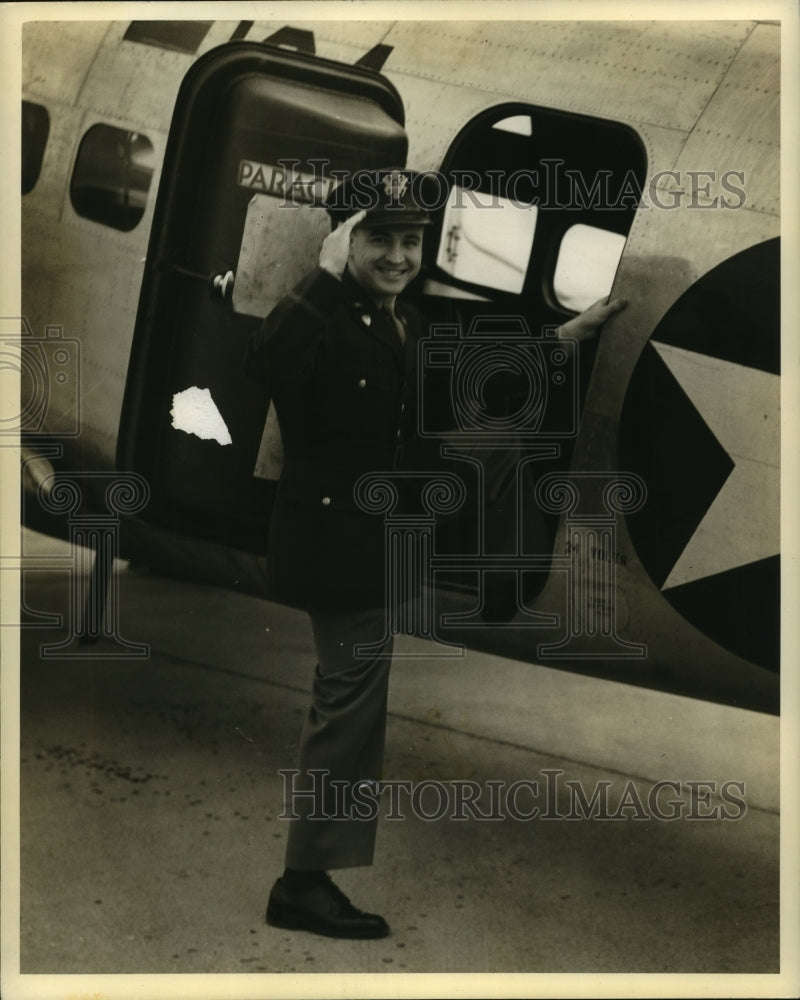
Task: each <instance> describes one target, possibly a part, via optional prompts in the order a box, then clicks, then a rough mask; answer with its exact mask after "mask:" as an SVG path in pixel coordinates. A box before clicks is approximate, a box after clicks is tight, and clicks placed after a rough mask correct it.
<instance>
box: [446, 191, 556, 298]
mask: <svg viewBox="0 0 800 1000" xmlns="http://www.w3.org/2000/svg"><path fill="white" fill-rule="evenodd" d="M537 213H538V210H537V208H536V206H535V205H534V206H531V205H521V204H519V203H518V202H515V201H512V200H511V199H509V198H500V197H499V196H497V195H492V194H485V193H483V192H481V191H467V190H462V188H460V187H458V186H457V185H453V188H452V190H451V192H450V197H449V199H448V204H447V207H446V208H445V213H444V222H443V227H442V233H443V234H444V235H443V238H442V240H441V243H440V244H439V255H438V257H437V259H436V264H437V266H438V267H440V268H441V269H442V271H444V272H445V273H446V274H449V275H450V276H451V277H452V278H457V279H458V280H460V281H467V282H471V283H474V284H476V285H481V286H483V287H484V288H494V289H497V290H498V291H502V292H514V293H519V292H521V291H522V286H523V284H524V282H525V274H526V271H527V268H528V259H529V257H530V253H531V247H532V246H533V234H534V231H535V229H536V217H537Z"/></svg>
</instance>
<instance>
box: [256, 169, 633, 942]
mask: <svg viewBox="0 0 800 1000" xmlns="http://www.w3.org/2000/svg"><path fill="white" fill-rule="evenodd" d="M423 181H424V177H423V176H422V175H417V174H414V173H412V172H410V171H399V170H385V171H373V172H364V171H362V172H360V173H358V174H355V175H353V178H352V179H351V181H350V182H348V183H346V184H345V185H344V186H343V188H342V189H339V190H337V191H336V192H335V193H334V194H335V207H330V208H329V214H330V215H331V217H332V220H333V222H334V225H335V228H334V229H333V231H332V232H331V234H330V235H329V236H328V237H327V238H326V240H325V241H324V243H323V246H322V249H321V251H320V257H319V266H318V267H317V268H316V269H315V270H314V271H313V272H312V273H311V274H310V275H309V276H308V277H307V278H306V279H305V280H304V281H303V282H301V283H300V284H299V285H298V286H297V287H296V288H295V290H294V291H293V292H292V293H291V294H290V295H289V296H287V297H286V298H285V299H284V300H282V301H281V302H280V303H279V304H278V306H276V308H275V309H274V310H273V312H272V313H271V314H270V315H269V316H268V317H267V319H266V320H265V322H264V325H263V327H262V329H261V331H260V332H259V334H258V336H257V338H256V342H255V344H254V351H253V354H252V358H253V359H254V360H255V362H256V366H257V368H258V369H259V370H260V372H261V374H262V376H263V377H264V379H265V382H266V386H267V390H268V392H269V394H270V396H271V398H272V400H273V402H274V404H275V409H276V413H277V416H278V423H279V426H280V430H281V437H282V441H283V448H284V466H283V470H282V473H281V478H280V482H279V484H278V490H277V495H276V501H275V506H274V508H273V512H272V517H271V521H270V533H269V541H268V549H267V575H268V593H267V596H268V597H269V598H271V599H273V600H276V601H279V602H282V603H287V604H291V605H294V606H297V607H302V608H304V609H306V610H307V611H308V612H309V613H310V618H311V626H312V631H313V636H314V644H315V649H316V653H317V661H318V662H317V667H316V670H315V673H314V679H313V689H312V702H311V706H310V708H309V710H308V714H307V717H306V720H305V724H304V727H303V731H302V736H301V741H300V751H299V764H298V773H297V774H296V775H295V776H294V780H293V781H292V782H291V783H290V785H291V787H290V789H289V795H288V801H287V812H288V814H289V816H290V817H293V818H292V819H291V820H290V824H289V830H288V842H287V847H286V859H285V864H286V869H285V871H284V874H283V876H282V877H281V878H279V879H278V880H277V881H276V882H275V885H274V886H273V888H272V891H271V893H270V898H269V903H268V907H267V922H268V923H269V924H271V925H272V926H276V927H283V928H291V929H306V930H311V931H315V932H317V933H321V934H326V935H329V936H334V937H347V938H378V937H383V936H385V935H386V934H388V933H389V927H388V925H387V923H386V921H385V920H384V919H383V918H382V917H380V916H378V915H376V914H372V913H365V912H362V911H361V910H359V909H357V908H356V907H355V906H353V905H352V904H351V903H350V901H349V900H348V898H347V897H346V896H345V895H344V893H342V892H341V890H340V889H339V888H338V887H337V886H336V885H335V884H334V883H333V882H332V880H331V879H330V877H329V876H328V875H327V869H335V868H346V867H351V866H355V865H368V864H371V863H372V857H373V852H374V844H375V832H376V823H377V802H376V801H375V800H374V799H373V802H372V808H370V803H369V795H370V794H373V795H374V789H375V788H376V787H377V784H378V782H379V781H380V778H381V769H382V762H383V749H384V736H385V728H386V701H387V692H388V677H389V667H390V664H391V655H392V642H393V640H392V637H391V635H389V636H387V635H386V634H385V620H386V613H385V606H386V584H385V580H386V574H385V551H384V523H383V517H382V516H381V515H376V514H372V513H368V512H367V511H365V510H364V509H362V508H361V507H360V506H359V504H358V502H357V499H356V496H355V494H354V490H355V487H356V483H357V482H358V480H359V479H360V477H361V476H362V475H364V474H365V473H374V472H380V471H388V470H392V469H400V468H411V469H414V468H418V467H419V466H418V464H417V463H418V462H419V460H420V457H419V453H418V451H417V446H418V445H419V440H418V438H417V436H416V429H417V427H416V424H417V405H416V391H417V374H416V369H415V365H416V358H417V344H418V342H419V340H420V338H421V337H422V336H424V335H426V333H427V326H426V323H425V321H424V319H423V317H422V316H421V314H420V313H419V312H418V311H417V310H416V309H414V308H413V306H410V305H408V304H405V303H402V302H401V301H399V299H398V296H399V295H400V294H401V293H402V292H403V291H404V289H405V288H406V287H407V286H408V284H409V283H410V282H411V281H412V280H413V279H414V278H415V277H416V276H417V274H418V273H419V270H420V266H421V262H422V239H423V232H424V229H425V227H426V226H427V225H428V224H429V222H430V219H429V216H428V213H427V211H426V210H425V208H424V205H425V204H430V203H432V202H431V200H430V199H429V198H421V197H419V193H420V191H421V190H422V186H421V184H422V182H423ZM434 200H435V198H434ZM337 223H338V225H336V224H337ZM620 307H621V303H620V302H619V301H617V302H614V303H611V304H608V305H606V304H602V303H598V304H596V305H595V306H593V307H592V308H591V309H590V310H588V311H587V312H586V313H584V314H582V315H581V316H579V317H576V318H575V319H574V320H572V321H570V324H569V329H568V330H567V331H566V335H568V336H571V337H575V338H577V339H582V338H583V337H585V336H591V335H592V334H593V333H594V332H595V331H596V329H597V327H598V326H600V325H601V324H602V323H603V322H604V321H605V319H606V318H607V317H608V316H609V315H611V313H613V312H615V311H616V310H617V309H618V308H620ZM251 363H252V362H251ZM357 646H362V647H369V648H370V650H371V651H370V653H369V655H368V656H365V655H358V654H357V652H356V647H357ZM361 653H362V654H363V650H361ZM365 804H366V807H365Z"/></svg>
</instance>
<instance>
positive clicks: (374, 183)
mask: <svg viewBox="0 0 800 1000" xmlns="http://www.w3.org/2000/svg"><path fill="white" fill-rule="evenodd" d="M444 187H445V182H444V178H443V177H441V175H439V174H436V175H431V174H425V173H417V172H416V171H414V170H395V169H386V170H357V171H354V172H353V173H352V174H350V176H349V177H348V178H347V179H346V180H345V181H343V182H342V183H341V184H340V185H339V186H338V187H337V188H335V189H334V190H333V191H332V192H331V194H330V195H329V196H328V200H327V202H326V203H325V208H326V209H327V211H328V214H329V215H330V217H331V221H332V222H333V224H334V225H337V224H339V223H341V222H344V221H345V220H346V219H349V218H350V216H351V215H355V213H356V212H360V211H362V209H366V212H367V214H366V216H365V217H364V220H363V221H362V222H360V223H359V225H361V226H385V225H396V226H398V225H414V226H425V225H427V224H428V223H429V222H430V221H431V217H430V215H429V211H430V209H432V208H438V207H440V206H441V205H443V204H444V203H445V200H446V198H447V192H446V190H444Z"/></svg>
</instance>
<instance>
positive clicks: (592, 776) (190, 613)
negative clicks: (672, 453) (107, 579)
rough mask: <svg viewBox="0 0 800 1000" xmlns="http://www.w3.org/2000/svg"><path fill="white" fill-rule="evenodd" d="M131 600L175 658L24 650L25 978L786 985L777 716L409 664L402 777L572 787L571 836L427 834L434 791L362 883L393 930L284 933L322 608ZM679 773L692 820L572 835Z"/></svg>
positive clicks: (162, 588)
mask: <svg viewBox="0 0 800 1000" xmlns="http://www.w3.org/2000/svg"><path fill="white" fill-rule="evenodd" d="M25 545H26V548H25V551H26V552H27V553H28V554H35V555H42V554H45V555H46V554H47V553H48V552H50V551H52V552H53V553H57V554H59V555H62V556H63V555H64V552H65V550H64V549H63V548H61V547H60V546H59V545H58V543H54V542H52V541H51V540H49V539H42V538H40V537H39V536H30V535H28V536H26V540H25ZM66 580H67V578H66V575H65V574H64V573H63V572H46V571H41V570H40V571H38V572H35V573H28V574H27V578H26V587H25V598H26V602H27V605H28V607H29V608H31V609H35V610H36V611H37V612H49V611H52V612H58V613H60V614H61V615H62V616H64V619H65V620H66V619H67V586H66ZM117 582H118V585H119V588H120V609H121V610H120V629H121V632H122V634H123V635H124V636H125V638H126V639H128V640H131V641H137V642H143V643H147V644H149V647H150V653H149V656H148V657H147V658H145V659H116V660H115V659H111V658H109V657H108V654H109V653H110V652H113V650H114V647H113V645H112V644H111V643H110V642H108V641H104V642H102V643H101V644H100V645H99V646H96V647H93V648H92V651H91V653H90V654H86V650H85V649H84V650H83V652H82V654H81V655H80V656H79V658H77V659H43V658H42V657H41V655H40V653H41V646H42V643H52V642H57V641H60V640H61V639H63V637H64V635H65V633H64V631H63V630H59V629H57V628H56V629H52V628H50V629H43V628H28V629H24V630H23V631H22V636H21V638H22V654H21V707H22V716H21V844H22V848H21V970H22V972H23V973H28V974H50V975H53V974H55V975H59V976H63V975H65V974H96V973H130V974H151V973H159V974H160V973H204V974H210V973H241V972H245V973H277V972H297V973H309V972H346V973H364V972H368V973H394V972H415V973H418V972H426V973H456V972H505V973H509V972H519V973H542V972H546V973H551V972H571V973H585V974H596V973H605V972H624V973H627V972H648V973H687V972H697V973H744V972H755V973H764V972H776V971H777V970H778V948H779V929H778V927H779V922H778V861H779V856H778V850H779V847H778V831H779V817H778V814H777V759H778V726H777V720H776V719H774V718H772V717H769V716H763V715H758V714H755V713H748V712H743V711H740V710H737V709H732V708H728V707H725V706H716V705H710V704H706V703H701V702H696V701H692V700H689V699H683V698H679V697H675V696H672V695H664V694H659V693H654V692H649V691H643V690H637V689H635V688H631V687H628V686H625V685H618V684H611V683H607V682H603V681H599V680H596V679H591V678H582V677H577V676H575V675H571V674H568V673H566V672H561V671H554V670H549V669H545V668H540V667H535V666H531V665H529V664H520V663H514V662H512V661H508V660H503V659H500V658H498V657H492V656H488V655H485V654H480V655H478V654H468V655H467V657H466V658H465V659H463V660H458V661H445V660H440V659H439V660H437V659H425V658H424V656H423V658H416V659H404V658H403V657H399V658H398V659H397V660H396V663H395V666H394V668H393V677H392V689H391V699H390V713H391V715H390V721H389V729H388V745H387V760H386V775H385V776H386V778H389V779H411V780H412V781H414V782H420V781H422V780H423V779H426V778H438V779H442V780H444V781H447V782H452V781H453V780H456V779H469V780H471V781H476V782H478V783H479V785H480V787H481V788H485V787H486V786H485V784H484V783H485V782H487V781H490V780H494V781H502V782H505V783H506V786H508V785H510V784H511V783H512V782H515V781H519V780H536V779H538V780H539V782H540V786H541V787H542V788H543V787H544V785H545V783H546V781H547V776H546V775H543V774H542V772H543V771H546V770H550V771H552V772H561V773H559V774H558V775H557V776H555V775H551V777H550V780H551V781H552V780H554V778H555V777H557V779H558V782H559V789H560V790H559V793H558V795H557V796H556V797H555V798H552V799H551V800H550V809H551V811H552V812H553V813H555V814H557V815H558V816H559V817H561V818H554V819H552V820H544V819H541V818H540V819H536V820H532V821H524V820H521V819H514V818H511V817H509V816H507V818H506V819H505V820H498V821H480V820H478V819H475V818H469V819H467V820H465V821H461V822H458V821H453V820H452V819H449V818H447V817H445V818H442V819H438V820H435V819H430V820H427V821H426V820H424V819H421V818H418V817H414V816H413V815H412V812H411V810H410V808H408V799H407V798H406V799H405V800H401V802H403V801H404V802H405V805H406V808H405V809H404V810H403V811H404V814H405V819H404V820H402V821H389V820H385V819H384V820H383V821H382V823H381V827H380V829H379V834H378V850H377V856H376V861H375V866H374V867H373V868H372V869H352V870H349V871H346V872H343V873H341V874H340V877H338V879H337V880H338V881H339V883H340V884H341V886H342V887H343V888H344V889H345V891H346V892H347V893H348V894H349V895H351V897H352V898H353V899H354V901H355V902H356V903H357V904H359V905H361V906H364V907H365V908H367V909H373V910H375V911H377V912H381V913H383V914H384V915H385V916H386V917H387V919H388V920H389V922H390V924H391V925H392V935H391V936H390V937H389V938H387V939H385V940H383V941H377V942H342V941H332V940H328V939H325V938H320V937H316V936H312V935H310V934H306V933H297V932H294V933H292V932H284V931H280V930H274V929H271V928H268V927H267V926H266V925H265V923H264V919H263V917H264V906H265V902H266V897H267V893H268V891H269V887H270V885H271V883H272V880H273V879H274V877H275V876H276V875H277V874H279V872H280V870H281V868H282V853H283V848H284V843H285V830H284V823H283V821H282V820H280V819H279V818H278V814H279V812H280V808H281V794H282V793H281V779H280V778H279V776H278V774H277V769H278V768H280V767H291V766H293V763H294V748H295V745H296V740H297V736H298V733H299V728H300V724H301V720H302V716H303V712H304V709H305V705H306V702H307V684H308V680H309V675H310V670H311V667H312V666H313V662H314V661H313V655H312V652H311V644H310V636H309V633H308V629H307V627H306V624H305V619H304V616H303V615H301V614H299V613H295V612H292V611H289V610H286V609H283V608H279V607H277V606H274V605H270V604H267V603H264V602H261V601H258V600H255V599H252V598H247V597H242V596H239V595H234V594H230V593H227V592H223V591H220V590H216V589H213V588H210V587H202V586H195V585H191V584H186V583H177V582H175V581H172V580H170V579H167V578H164V577H157V576H153V575H151V574H149V573H148V572H147V571H135V570H130V569H127V568H125V567H124V566H120V567H119V573H118V576H117ZM403 650H405V651H406V652H414V653H417V654H419V653H422V654H424V653H425V644H424V643H422V642H419V641H417V640H411V639H404V640H403V641H402V643H401V651H403ZM78 652H79V653H80V651H78ZM659 779H664V780H675V781H678V782H680V783H681V791H680V794H673V792H674V790H670V789H668V790H667V791H666V792H665V794H663V795H662V796H661V799H660V800H659V801H660V802H661V803H662V808H666V806H665V803H667V802H669V801H670V800H675V801H676V802H677V803H678V805H677V806H675V809H676V810H681V814H680V816H679V818H677V819H675V820H672V821H663V820H662V821H659V820H658V819H655V818H653V817H652V815H649V816H647V817H644V818H640V819H633V818H631V817H632V815H633V814H634V813H635V812H637V809H636V807H635V806H631V808H629V809H627V810H625V811H623V812H622V813H621V815H623V816H625V817H627V818H624V819H619V820H617V821H614V820H605V821H604V820H598V819H591V820H577V821H576V820H572V821H569V820H567V819H565V818H563V817H564V816H565V815H567V814H569V812H570V809H571V804H570V798H569V794H568V793H569V788H568V786H566V784H565V782H566V781H579V782H581V784H582V787H583V788H584V789H585V790H586V791H587V792H589V793H590V792H591V791H592V790H593V789H594V788H595V787H597V786H598V783H600V782H603V781H605V782H609V783H610V784H609V786H608V787H609V789H610V791H609V796H610V799H611V800H613V801H615V802H616V801H617V800H619V798H620V796H621V795H627V797H628V801H629V802H635V800H636V792H637V791H638V793H639V796H638V797H639V800H640V801H641V802H642V803H644V804H645V806H646V807H647V804H648V795H649V794H650V792H651V789H652V786H653V783H654V782H655V781H658V780H659ZM688 780H708V781H715V782H717V789H718V790H719V788H720V787H721V785H722V783H723V782H724V781H727V780H743V781H744V782H745V792H744V794H743V795H741V794H739V795H738V798H743V799H744V800H745V802H746V809H742V808H741V805H737V804H736V802H735V799H736V797H737V796H736V795H735V794H734V801H728V802H727V803H726V802H725V801H724V800H722V799H720V798H719V796H712V797H711V798H710V799H709V800H708V802H706V803H705V804H703V803H698V802H695V804H694V807H692V802H691V794H690V790H689V789H688V787H687V786H686V784H685V783H686V782H687V781H688ZM629 781H632V782H633V784H632V785H629V784H628V782H629ZM447 787H449V788H452V785H451V786H447ZM632 789H634V790H633V791H632ZM523 792H524V789H523ZM432 794H433V793H431V795H428V796H426V797H425V798H424V799H420V802H422V803H423V805H424V808H425V810H426V811H428V812H429V813H432V812H434V811H435V809H436V806H437V800H436V799H435V798H434V797H432ZM517 802H518V806H519V808H520V810H521V811H523V812H524V811H527V810H528V809H529V808H530V806H531V802H532V799H531V797H527V798H526V796H525V794H521V795H520V796H519V798H518V800H517ZM539 805H540V806H543V807H546V803H545V802H544V801H543V799H540V800H539ZM692 808H694V811H695V812H699V813H707V812H709V811H714V810H716V812H717V815H720V812H721V810H723V809H724V810H726V811H728V812H729V813H732V814H737V813H743V815H740V818H738V819H722V818H717V819H711V820H708V819H705V820H699V819H698V820H690V819H689V818H688V815H689V813H690V812H691V811H692ZM384 811H385V810H384ZM482 811H484V812H485V811H487V808H483V809H482ZM646 811H647V809H646ZM137 995H138V994H137ZM751 995H752V994H751Z"/></svg>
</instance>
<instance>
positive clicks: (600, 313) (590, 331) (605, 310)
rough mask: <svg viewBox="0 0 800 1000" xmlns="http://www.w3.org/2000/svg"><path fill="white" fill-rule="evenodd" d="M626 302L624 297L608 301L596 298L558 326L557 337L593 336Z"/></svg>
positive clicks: (586, 337) (583, 338) (582, 338)
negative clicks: (592, 302) (581, 310)
mask: <svg viewBox="0 0 800 1000" xmlns="http://www.w3.org/2000/svg"><path fill="white" fill-rule="evenodd" d="M627 304H628V302H627V300H626V299H612V300H611V301H610V302H609V301H608V300H607V299H598V300H597V302H595V303H594V305H591V306H589V308H588V309H584V311H583V312H582V313H581V314H580V315H579V316H574V317H573V318H572V319H571V320H568V321H567V322H566V323H563V324H562V325H561V326H560V327H559V328H558V336H559V339H560V340H565V339H571V340H578V341H580V340H588V339H589V337H594V336H595V334H596V333H597V331H598V330H599V329H600V327H601V326H602V325H603V323H605V322H606V320H607V319H608V318H609V317H610V316H613V315H614V313H618V312H619V311H620V310H621V309H624V308H625V306H626V305H627Z"/></svg>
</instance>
